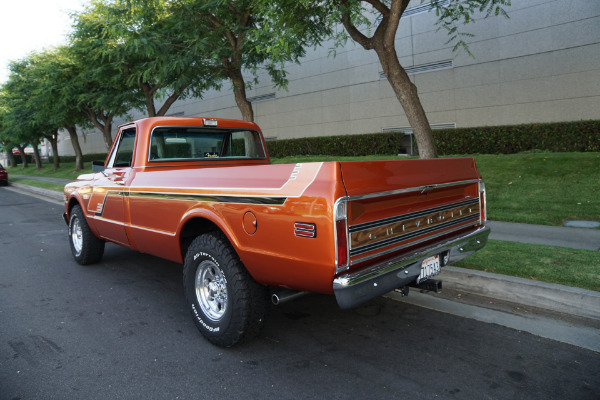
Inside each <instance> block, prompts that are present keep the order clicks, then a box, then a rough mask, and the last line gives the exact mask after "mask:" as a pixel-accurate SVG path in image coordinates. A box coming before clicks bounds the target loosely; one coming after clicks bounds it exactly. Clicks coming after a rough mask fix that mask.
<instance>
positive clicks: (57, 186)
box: [8, 176, 65, 193]
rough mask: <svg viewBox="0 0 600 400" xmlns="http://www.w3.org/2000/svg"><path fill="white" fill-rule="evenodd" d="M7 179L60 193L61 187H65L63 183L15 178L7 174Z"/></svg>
mask: <svg viewBox="0 0 600 400" xmlns="http://www.w3.org/2000/svg"><path fill="white" fill-rule="evenodd" d="M8 181H9V182H14V183H21V184H23V185H28V186H35V187H38V188H42V189H48V190H54V191H57V192H61V193H62V192H63V189H64V188H65V185H63V184H62V183H55V182H46V181H40V180H38V179H28V178H15V177H11V176H9V179H8Z"/></svg>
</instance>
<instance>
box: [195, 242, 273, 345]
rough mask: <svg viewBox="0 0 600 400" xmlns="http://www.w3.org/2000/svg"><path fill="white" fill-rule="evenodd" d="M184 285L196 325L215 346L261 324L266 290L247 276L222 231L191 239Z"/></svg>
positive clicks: (243, 336) (252, 331) (237, 339)
mask: <svg viewBox="0 0 600 400" xmlns="http://www.w3.org/2000/svg"><path fill="white" fill-rule="evenodd" d="M183 286H184V291H185V298H186V301H187V303H188V307H189V308H190V311H191V313H192V317H193V318H194V322H195V324H196V327H197V328H198V330H200V332H201V333H202V335H203V336H204V337H205V338H206V339H208V340H209V341H210V342H211V343H213V344H215V345H217V346H223V347H229V346H233V345H234V344H237V343H239V342H242V341H244V340H245V339H248V338H250V337H253V336H255V335H257V334H258V332H259V331H260V329H261V328H262V326H263V325H264V318H265V313H266V310H267V297H268V296H267V290H266V288H265V287H264V286H262V285H259V284H258V283H256V281H254V279H253V278H252V277H251V276H250V274H249V273H248V271H247V270H246V268H245V267H244V265H243V264H242V262H241V260H240V259H239V257H238V255H237V253H236V252H235V250H234V249H233V247H231V244H230V243H229V241H228V240H227V238H226V237H225V235H223V234H222V233H221V232H211V233H207V234H203V235H201V236H198V237H197V238H196V239H194V241H193V242H192V243H191V245H190V247H189V248H188V251H187V254H186V257H185V263H184V267H183Z"/></svg>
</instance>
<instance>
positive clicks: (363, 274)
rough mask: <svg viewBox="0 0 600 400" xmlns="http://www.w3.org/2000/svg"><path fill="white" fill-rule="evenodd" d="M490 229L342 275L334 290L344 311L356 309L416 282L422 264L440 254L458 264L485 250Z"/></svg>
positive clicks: (478, 229)
mask: <svg viewBox="0 0 600 400" xmlns="http://www.w3.org/2000/svg"><path fill="white" fill-rule="evenodd" d="M489 234H490V228H489V227H487V226H481V227H479V228H477V230H475V231H474V232H470V233H468V234H461V235H456V236H454V237H451V238H448V239H446V240H444V241H443V242H441V243H435V244H433V245H430V246H428V247H425V248H422V249H419V250H417V251H415V252H412V253H410V254H402V255H400V256H397V257H392V258H390V259H387V260H384V261H382V262H378V263H376V264H373V265H371V266H368V267H366V268H363V269H360V270H358V271H355V272H348V273H346V274H343V275H340V276H339V277H337V278H335V279H334V281H333V291H334V293H335V297H336V299H337V302H338V305H339V306H340V308H343V309H345V308H351V307H355V306H357V305H359V304H361V303H364V302H365V301H368V300H370V299H373V298H375V297H378V296H381V295H383V294H385V293H387V292H389V291H391V290H394V289H397V288H400V287H403V286H406V285H408V284H409V283H411V282H413V281H414V280H415V279H416V278H417V277H418V276H419V274H420V272H421V263H422V262H423V260H425V259H426V258H429V257H431V256H435V255H436V254H440V253H443V252H445V251H448V252H449V263H452V262H456V261H458V260H461V259H463V258H464V257H467V256H469V255H470V254H472V253H474V252H475V251H477V250H479V249H481V248H482V247H483V246H484V245H485V243H486V242H487V239H488V236H489Z"/></svg>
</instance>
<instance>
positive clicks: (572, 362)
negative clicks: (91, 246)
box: [92, 245, 600, 399]
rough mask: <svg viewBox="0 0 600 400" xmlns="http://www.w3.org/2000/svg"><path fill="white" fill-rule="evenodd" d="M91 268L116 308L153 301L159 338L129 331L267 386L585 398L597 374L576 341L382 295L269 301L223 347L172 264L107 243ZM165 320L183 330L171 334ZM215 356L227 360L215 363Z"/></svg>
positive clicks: (134, 312) (146, 306)
mask: <svg viewBox="0 0 600 400" xmlns="http://www.w3.org/2000/svg"><path fill="white" fill-rule="evenodd" d="M93 268H94V269H93V270H92V271H94V275H97V276H98V277H99V276H102V278H99V279H105V280H107V284H109V285H112V290H113V291H114V292H115V293H122V294H124V295H125V296H126V297H127V299H128V300H127V303H128V305H129V308H128V309H127V310H125V309H121V310H120V311H119V310H118V309H117V310H115V312H117V313H119V312H122V313H123V315H121V316H120V317H118V316H115V317H116V318H118V319H124V320H128V321H135V319H136V318H139V315H140V313H142V314H143V313H144V312H147V310H152V313H153V316H152V318H154V319H157V320H165V319H166V320H168V325H166V326H165V327H161V326H159V327H157V328H158V330H159V331H158V335H160V336H161V337H162V339H161V338H160V337H159V338H157V337H155V336H154V335H153V337H152V338H150V335H152V334H151V333H150V332H151V331H152V329H153V328H152V326H153V325H155V324H156V322H148V323H147V324H148V325H149V326H144V325H139V324H137V325H136V324H132V325H131V326H130V328H128V329H129V331H130V333H131V335H137V332H136V329H137V328H141V329H142V330H144V331H145V332H146V333H145V334H146V335H148V340H152V341H153V343H154V345H155V346H161V345H162V346H167V345H168V346H175V347H176V349H174V351H176V352H177V353H181V354H186V357H187V358H186V359H185V360H181V362H182V363H186V364H187V363H194V360H195V359H196V358H199V359H206V358H207V357H209V358H210V359H211V360H213V362H214V363H216V364H214V368H216V370H221V369H222V368H226V369H227V370H229V369H231V368H233V369H234V370H235V371H237V372H236V373H238V374H241V375H244V374H246V375H248V376H255V375H259V376H261V377H263V379H264V380H265V382H264V383H267V382H273V387H279V388H281V387H282V385H288V384H289V385H293V386H299V387H302V388H303V390H304V392H303V393H304V394H305V396H304V397H305V398H312V397H315V398H316V397H319V393H324V392H323V390H326V388H327V387H329V386H330V385H333V387H338V388H339V390H340V392H339V393H340V394H342V397H343V395H352V396H355V397H364V398H376V397H382V395H381V394H380V395H379V396H375V397H373V396H372V392H371V391H370V390H371V389H373V388H374V387H376V388H377V390H379V391H380V392H379V393H385V394H388V395H390V394H394V395H399V394H404V395H407V396H409V397H410V398H420V397H423V398H432V397H436V396H439V395H442V397H450V398H454V397H458V398H479V397H481V394H482V393H487V394H488V395H489V396H491V397H492V398H519V397H523V396H525V397H526V398H540V399H541V398H544V399H551V398H560V397H562V396H564V395H566V393H570V394H569V397H571V398H587V396H589V395H590V394H591V393H592V392H591V388H593V387H594V384H600V378H599V377H598V374H597V372H598V368H597V365H593V364H594V359H595V361H598V357H593V356H592V357H590V356H589V355H586V352H585V351H584V350H582V349H579V348H576V347H571V346H568V345H563V344H560V343H557V342H553V341H551V340H546V339H542V338H539V337H535V336H533V335H530V334H527V333H523V332H519V331H515V330H512V329H509V328H505V327H502V326H499V325H494V324H487V323H482V322H478V321H474V320H468V319H464V318H460V317H456V316H453V315H449V314H444V313H441V312H436V311H433V310H428V309H424V308H420V307H417V306H413V305H410V304H407V303H403V302H401V301H396V300H391V299H388V298H384V297H382V298H378V299H374V300H372V301H370V302H368V303H365V304H363V305H362V306H359V307H357V308H354V309H350V310H341V309H340V308H339V307H338V306H337V303H336V301H335V298H334V297H333V296H327V295H319V294H310V295H307V296H306V297H302V298H299V299H297V300H294V301H291V302H288V303H285V304H282V305H279V306H272V307H271V308H270V309H269V312H268V314H267V320H266V324H265V328H264V330H263V331H262V333H261V334H260V335H259V336H258V337H256V338H254V339H252V340H250V341H248V342H247V343H244V344H241V345H238V346H235V347H232V348H229V349H222V348H218V347H215V346H213V345H211V344H210V343H208V342H207V341H205V340H204V339H203V338H202V336H201V335H200V334H199V333H198V332H197V331H196V329H195V327H194V326H193V322H192V319H191V317H190V315H189V314H188V313H187V311H186V307H185V302H184V299H183V293H182V292H183V289H182V267H181V265H179V264H176V263H171V262H167V261H164V260H161V259H158V258H155V257H152V256H147V255H143V254H139V253H136V252H133V251H130V250H127V249H124V248H121V247H117V246H112V245H111V246H107V251H106V255H105V257H104V259H103V261H102V262H101V263H100V264H99V265H98V266H96V267H93ZM108 281H110V282H108ZM136 327H137V328H136ZM169 329H170V330H171V331H173V330H175V331H177V332H179V333H181V334H183V337H181V338H178V341H177V342H175V343H173V341H172V337H171V336H170V335H169V334H168V330H169ZM162 330H165V332H163V331H162ZM155 334H156V333H155ZM223 362H225V363H226V364H227V367H224V366H223V365H219V364H221V363H223ZM593 371H596V372H595V373H594V372H593ZM292 380H293V382H292ZM549 382H551V383H549ZM231 385H235V384H233V383H232V384H231ZM230 387H231V386H230ZM239 389H240V390H243V388H242V387H241V386H240V387H239ZM292 392H294V390H292ZM525 393H528V395H525ZM574 393H575V395H574ZM573 396H574V397H573ZM284 397H285V396H284ZM334 397H336V396H334Z"/></svg>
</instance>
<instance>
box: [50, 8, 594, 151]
mask: <svg viewBox="0 0 600 400" xmlns="http://www.w3.org/2000/svg"><path fill="white" fill-rule="evenodd" d="M413 3H415V6H417V5H419V4H420V2H418V1H415V0H413ZM512 3H513V4H512V6H511V7H509V8H508V9H507V11H508V13H509V16H510V19H505V18H503V17H496V18H489V19H487V20H483V19H481V20H478V21H477V22H476V23H475V24H471V25H470V26H468V27H466V28H467V30H468V31H469V32H471V33H473V34H474V35H475V37H473V38H472V39H471V40H470V41H469V48H470V50H471V52H472V53H473V55H474V58H472V57H470V56H469V55H468V54H465V52H460V53H458V54H456V53H453V52H452V48H451V46H450V45H446V44H445V43H446V41H447V39H448V37H447V35H446V33H445V32H444V31H442V30H440V31H438V30H437V27H436V26H435V14H434V13H432V12H428V13H420V14H415V15H412V16H410V17H403V19H402V20H401V22H400V27H399V29H398V34H397V39H396V45H397V52H398V56H399V59H400V62H401V64H402V65H403V66H404V67H405V68H409V67H413V66H419V65H424V64H430V63H437V62H441V61H451V62H452V67H451V68H448V69H443V70H439V71H433V72H425V73H419V74H415V75H412V76H411V79H413V81H414V83H415V84H416V85H417V88H418V90H419V95H420V98H421V102H422V104H423V106H424V108H425V111H426V112H427V115H428V118H429V122H430V124H432V125H446V124H451V125H454V126H456V127H470V126H486V125H513V124H521V123H530V122H559V121H575V120H585V119H600V0H517V1H513V2H512ZM332 46H333V45H332V43H328V44H325V45H324V46H323V47H320V48H318V49H316V50H312V49H309V50H308V51H307V55H306V56H305V57H304V58H303V59H302V60H301V63H300V65H296V64H290V65H288V66H287V72H288V75H287V76H288V78H289V85H288V89H287V90H278V91H277V90H275V89H274V88H273V87H272V85H271V84H270V81H269V79H268V76H267V75H266V73H263V74H262V75H261V76H260V83H259V84H258V85H257V86H256V87H255V88H253V89H251V90H249V91H248V96H249V97H254V96H262V95H267V94H272V93H275V98H274V99H272V100H265V101H260V102H256V103H254V112H255V119H256V122H257V123H258V124H259V125H260V126H261V128H262V129H263V132H264V134H265V136H266V137H270V138H277V139H288V138H297V137H310V136H328V135H341V134H358V133H369V132H381V131H382V130H384V129H390V128H404V127H408V126H409V124H408V121H407V119H406V116H405V115H404V112H403V111H402V108H401V106H400V104H399V103H398V101H397V99H396V97H395V95H394V93H393V91H392V89H391V87H390V85H389V83H388V82H387V80H385V79H381V78H380V73H381V71H382V68H381V66H380V64H379V61H378V59H377V56H376V54H375V52H374V51H366V50H364V49H363V48H362V47H360V46H358V45H356V44H354V43H353V42H351V41H348V44H347V45H346V46H345V47H344V48H339V49H337V51H336V56H335V57H333V56H329V53H330V48H331V47H332ZM174 113H183V114H184V115H185V116H210V117H226V118H240V117H241V114H240V112H239V110H238V109H237V107H236V105H235V101H234V98H233V93H232V92H231V87H230V85H229V83H227V82H225V83H224V84H223V88H222V90H221V91H209V92H207V93H205V95H204V97H203V99H187V100H184V101H179V102H176V103H175V104H174V105H173V106H172V107H171V110H170V111H169V114H174ZM131 117H132V118H140V117H143V115H142V114H139V113H138V114H135V115H133V116H131ZM122 122H124V120H121V121H117V122H116V123H115V127H114V128H115V130H116V126H117V125H118V124H119V123H122ZM81 142H82V147H83V150H84V152H86V153H91V152H102V151H105V149H104V145H103V142H102V137H101V135H100V134H99V133H92V132H89V133H88V134H86V135H85V138H83V140H81ZM59 151H60V152H61V154H72V152H73V151H72V148H71V145H70V141H69V140H68V135H62V136H61V140H60V150H59Z"/></svg>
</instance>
